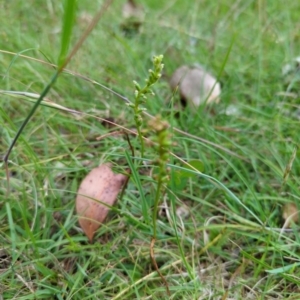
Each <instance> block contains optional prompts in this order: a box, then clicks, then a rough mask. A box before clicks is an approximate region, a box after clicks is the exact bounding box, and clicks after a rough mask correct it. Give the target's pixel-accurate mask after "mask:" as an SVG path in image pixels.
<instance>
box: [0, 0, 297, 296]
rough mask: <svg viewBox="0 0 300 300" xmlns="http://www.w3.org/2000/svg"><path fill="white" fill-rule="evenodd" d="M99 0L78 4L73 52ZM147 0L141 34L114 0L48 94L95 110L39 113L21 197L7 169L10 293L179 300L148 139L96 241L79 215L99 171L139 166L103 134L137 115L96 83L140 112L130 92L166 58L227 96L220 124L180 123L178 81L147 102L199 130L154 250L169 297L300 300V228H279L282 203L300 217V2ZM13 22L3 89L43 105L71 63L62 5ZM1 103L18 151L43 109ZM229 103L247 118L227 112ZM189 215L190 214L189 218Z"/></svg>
mask: <svg viewBox="0 0 300 300" xmlns="http://www.w3.org/2000/svg"><path fill="white" fill-rule="evenodd" d="M148 2H149V3H148ZM101 3H102V2H101V1H89V3H83V1H82V2H81V1H78V11H77V13H78V15H77V19H76V22H75V26H74V28H73V30H74V34H73V36H72V38H71V44H72V45H75V43H76V41H78V39H79V37H80V36H81V34H82V33H83V31H84V30H85V28H86V27H87V25H88V23H87V22H86V18H84V16H86V15H87V14H88V15H90V16H93V15H94V14H95V13H96V11H98V10H99V7H100V4H101ZM141 3H142V5H143V6H144V8H145V10H146V16H145V22H144V24H143V26H142V29H141V32H140V33H139V34H136V35H133V36H131V37H129V36H125V35H124V34H123V32H122V31H121V29H120V24H121V23H122V22H123V20H122V14H121V6H120V2H119V1H116V2H115V3H114V4H113V5H112V6H111V7H110V8H109V9H108V11H107V12H106V13H105V14H104V16H103V18H102V19H101V20H100V22H99V24H98V25H97V27H96V28H95V29H94V30H93V31H92V33H91V34H90V36H89V37H88V39H87V40H86V42H85V43H84V44H83V46H82V47H81V48H80V49H79V51H78V53H77V54H76V55H75V56H74V58H73V59H72V60H71V62H70V64H69V65H68V67H67V68H68V69H69V70H72V71H73V72H75V73H76V74H77V75H76V74H67V73H63V74H61V75H60V77H59V78H58V80H57V82H56V84H55V86H54V87H53V88H52V89H51V90H50V92H49V94H48V95H47V96H46V98H47V99H49V100H50V101H52V102H53V103H55V104H57V105H61V106H63V107H66V108H68V109H74V110H76V111H80V112H81V113H82V114H74V113H70V112H68V111H63V110H62V109H56V108H53V107H49V106H45V105H41V106H40V107H39V108H38V110H37V112H36V113H35V115H34V116H33V118H32V119H31V121H30V122H29V124H28V126H27V127H26V128H25V130H24V132H23V133H22V135H21V137H20V139H19V140H18V142H17V144H16V146H15V147H14V149H13V151H12V154H11V156H10V158H9V160H10V163H9V171H10V185H11V191H10V194H9V196H6V186H7V182H6V178H5V170H4V168H1V169H0V179H1V180H0V295H1V296H2V298H3V299H24V300H25V299H168V296H167V294H166V289H165V287H164V285H163V282H162V280H161V278H160V276H159V275H158V274H157V273H156V271H155V269H154V267H153V266H152V265H151V260H150V256H149V252H150V241H151V236H152V234H153V228H152V221H151V216H152V215H151V209H152V208H153V204H154V197H155V191H156V189H155V188H156V183H155V181H154V180H153V179H152V177H151V174H152V172H153V171H154V167H153V166H152V160H153V159H155V158H156V157H157V153H155V151H154V149H153V148H151V147H146V151H145V160H146V161H147V162H149V166H143V165H142V164H141V163H140V161H139V160H138V157H139V149H140V145H139V140H138V139H137V138H135V137H134V136H133V135H132V136H130V139H131V143H132V144H133V146H134V148H135V155H136V157H137V159H136V160H134V161H133V165H134V166H135V167H136V168H137V169H136V170H133V172H134V175H135V176H132V179H131V180H130V182H129V185H128V187H127V190H126V192H125V194H124V196H123V198H122V199H120V200H119V202H118V204H117V205H116V207H115V209H114V210H113V211H112V213H111V214H110V217H109V219H108V220H107V222H106V223H105V224H104V225H103V226H102V227H101V228H100V229H99V230H98V231H97V234H96V239H95V240H96V241H95V243H94V244H89V243H88V241H87V238H86V237H85V236H84V235H83V233H82V231H81V230H80V228H79V225H78V222H77V216H76V214H75V212H74V207H75V197H76V192H77V189H78V186H79V184H80V182H81V180H82V178H83V177H84V176H85V174H87V173H88V172H89V170H90V169H91V168H92V167H94V166H97V165H98V164H99V163H100V162H104V161H111V162H113V163H114V166H115V167H116V168H117V169H119V170H125V169H126V168H127V167H128V156H126V155H125V151H127V152H128V153H130V149H129V147H128V144H127V142H126V140H125V139H124V138H123V137H122V136H109V137H106V138H103V139H100V140H97V138H98V137H101V136H104V135H107V134H108V133H109V132H113V131H115V130H117V128H116V127H114V128H107V126H105V125H104V124H103V123H102V119H101V118H107V117H112V118H114V120H115V122H116V123H117V124H118V125H120V126H123V127H125V128H127V129H134V128H135V122H134V118H133V113H132V111H131V110H130V108H128V107H127V106H126V105H125V103H124V101H123V100H121V99H120V98H118V97H117V96H115V95H114V94H112V93H110V92H108V91H107V90H105V89H103V88H101V86H100V85H99V84H98V83H100V84H103V85H105V86H107V87H109V88H111V89H113V90H114V91H116V92H118V93H120V94H121V95H123V96H125V97H127V98H128V99H129V100H131V101H133V99H134V96H133V92H134V85H133V83H132V81H133V80H136V81H138V82H140V83H142V81H143V80H144V79H145V78H146V77H147V72H148V69H149V68H151V67H152V63H151V58H152V56H153V55H158V54H163V55H164V64H165V75H166V76H170V74H172V72H173V71H174V70H175V69H176V68H177V67H178V66H180V65H181V64H185V63H194V62H198V63H201V64H202V65H205V66H207V68H208V69H209V70H211V71H212V72H213V73H214V74H215V75H218V74H220V78H219V79H220V81H221V83H222V85H223V87H222V97H221V98H222V99H221V102H220V104H219V105H218V106H216V107H215V111H216V113H215V114H214V115H210V114H208V113H206V112H203V111H201V109H200V110H199V111H198V113H197V114H195V115H191V113H190V112H189V111H188V110H186V111H183V112H181V113H180V115H179V117H178V118H175V117H173V116H172V105H171V104H170V103H171V99H172V92H171V91H170V90H169V88H168V85H167V82H166V80H165V79H161V80H160V81H159V83H158V84H156V85H155V87H154V90H155V92H156V96H155V97H151V98H149V100H148V102H147V104H146V107H147V111H148V113H150V114H152V115H157V114H161V115H162V117H163V119H164V120H167V121H168V122H169V123H170V124H171V125H172V126H173V127H176V128H178V129H180V130H182V131H184V132H185V133H186V134H180V133H178V132H176V131H173V136H172V139H173V144H172V149H171V150H172V152H173V153H174V154H175V155H176V156H171V157H170V161H169V167H170V182H169V185H168V187H167V193H166V196H165V197H164V199H162V200H163V202H162V205H164V206H165V210H166V213H165V214H163V215H160V216H159V217H158V221H157V241H156V243H155V249H154V250H155V256H156V261H157V264H158V266H159V267H160V271H161V273H162V274H163V275H164V277H165V279H166V281H167V282H168V285H169V288H170V292H171V297H170V299H298V298H299V297H300V290H299V287H298V286H299V283H300V271H299V267H298V264H299V259H300V255H299V251H298V248H299V242H300V240H299V234H298V233H299V230H298V224H293V225H292V226H291V229H289V230H286V231H282V232H281V228H282V227H283V224H284V220H283V218H282V214H283V207H284V205H285V204H286V203H295V204H296V206H297V207H298V208H299V199H300V192H299V175H300V174H299V173H300V163H299V153H297V154H296V157H295V160H294V161H293V164H292V169H291V171H290V173H289V177H288V179H287V181H286V183H285V184H283V182H284V179H283V178H284V173H285V170H286V168H287V166H288V164H289V161H290V160H291V158H292V156H293V151H294V149H295V147H297V146H298V143H299V118H298V117H297V110H298V106H299V98H300V97H299V89H298V87H299V79H298V77H297V74H296V72H294V73H291V75H290V76H289V77H286V76H283V75H282V67H283V66H284V65H286V64H287V63H290V62H291V61H292V60H293V59H294V58H295V57H296V56H298V55H299V53H298V49H299V48H300V36H299V14H300V4H299V3H298V2H297V1H292V0H288V1H250V0H245V1H236V2H233V1H215V2H214V1H194V2H193V1H173V2H172V1H166V0H163V1H158V0H155V1H154V0H153V1H141ZM84 13H85V15H84ZM0 18H1V22H2V26H1V29H0V37H1V39H0V75H1V81H0V82H1V88H0V89H1V90H7V91H20V92H24V93H35V94H40V93H41V92H42V90H43V89H44V88H45V86H46V85H47V84H48V83H49V82H50V79H51V77H52V75H53V73H54V69H53V67H51V66H50V65H47V64H44V63H42V61H43V62H51V63H53V64H56V63H57V61H58V57H59V54H60V40H61V28H62V20H63V5H62V4H58V3H56V2H55V1H44V2H37V1H19V0H16V1H11V2H9V1H5V3H3V4H0ZM231 46H232V49H231V52H230V55H229V58H228V60H226V54H227V53H228V51H229V49H230V47H231ZM4 51H10V52H12V53H14V55H11V54H8V53H7V52H4ZM17 53H22V54H23V55H26V56H29V57H32V58H35V59H38V60H39V61H34V60H31V59H29V58H24V57H16V54H17ZM224 64H225V66H224ZM223 67H224V70H223V71H222V69H223ZM78 74H80V75H81V76H78ZM82 76H85V77H87V78H89V79H90V80H84V79H83V78H82ZM286 91H289V92H292V93H294V96H293V97H291V96H290V95H289V94H287V93H285V92H286ZM0 95H1V97H0V141H1V143H0V153H1V155H4V154H5V153H6V151H7V149H8V147H9V145H10V143H11V142H12V140H13V138H14V136H15V135H16V132H17V130H18V128H19V127H20V126H21V124H22V122H23V120H24V119H25V118H26V116H27V115H28V113H29V111H30V109H31V108H32V106H33V103H32V99H29V98H27V97H25V96H22V95H14V96H12V95H8V94H2V93H1V94H0ZM174 98H175V99H177V97H176V95H175V97H174ZM230 106H234V107H235V108H236V109H238V111H239V113H238V114H236V115H226V114H225V113H224V111H225V110H226V109H228V108H229V107H230ZM144 121H145V124H147V117H146V116H145V117H144ZM144 127H146V125H144ZM147 135H148V136H149V135H150V137H151V133H147ZM180 159H182V160H185V161H189V160H199V161H201V162H202V165H203V174H200V173H199V172H198V173H197V172H192V173H190V174H189V176H187V174H186V172H185V173H184V174H185V177H183V172H182V168H185V167H184V165H183V163H182V162H181V161H180ZM183 207H187V211H188V216H187V217H185V218H184V217H179V216H177V215H176V211H177V210H178V209H179V208H183ZM147 210H148V212H149V214H148V215H147ZM165 215H166V216H165ZM0 298H1V297H0Z"/></svg>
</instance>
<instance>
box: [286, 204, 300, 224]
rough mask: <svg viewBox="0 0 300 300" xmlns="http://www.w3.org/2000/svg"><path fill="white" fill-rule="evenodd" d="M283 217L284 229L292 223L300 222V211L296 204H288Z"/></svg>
mask: <svg viewBox="0 0 300 300" xmlns="http://www.w3.org/2000/svg"><path fill="white" fill-rule="evenodd" d="M282 217H283V219H284V221H285V223H284V227H285V228H286V227H290V225H291V224H292V223H297V222H298V220H299V211H298V209H297V206H296V204H295V203H287V204H285V205H284V207H283V212H282Z"/></svg>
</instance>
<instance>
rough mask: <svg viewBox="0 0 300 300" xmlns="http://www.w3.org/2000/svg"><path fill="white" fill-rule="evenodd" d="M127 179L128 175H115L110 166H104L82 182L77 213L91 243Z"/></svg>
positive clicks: (77, 199) (78, 194) (96, 169)
mask: <svg viewBox="0 0 300 300" xmlns="http://www.w3.org/2000/svg"><path fill="white" fill-rule="evenodd" d="M127 179H128V177H127V176H126V175H123V174H115V173H113V171H112V170H111V165H110V164H103V165H100V166H99V167H97V168H94V169H93V170H92V171H91V172H90V173H89V174H88V175H87V176H86V177H85V178H84V179H83V180H82V182H81V184H80V187H79V189H78V193H77V197H76V212H77V214H78V215H79V224H80V226H81V228H82V229H83V231H84V233H85V234H86V235H87V237H88V239H89V240H90V242H92V240H93V237H94V234H95V232H96V230H97V229H98V228H99V227H100V225H101V224H102V223H103V222H104V220H105V218H106V216H107V214H108V212H109V209H110V208H109V207H110V206H112V205H114V204H115V202H116V200H117V196H118V193H119V192H120V190H121V188H122V187H123V185H124V184H125V182H126V181H127ZM102 203H103V204H105V205H107V206H105V205H103V204H102Z"/></svg>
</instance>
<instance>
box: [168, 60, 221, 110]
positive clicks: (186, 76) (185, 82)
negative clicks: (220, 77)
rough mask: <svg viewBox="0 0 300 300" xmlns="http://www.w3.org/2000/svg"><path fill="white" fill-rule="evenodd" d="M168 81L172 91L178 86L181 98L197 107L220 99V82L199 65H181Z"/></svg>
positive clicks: (217, 101)
mask: <svg viewBox="0 0 300 300" xmlns="http://www.w3.org/2000/svg"><path fill="white" fill-rule="evenodd" d="M169 83H170V87H171V89H172V90H173V91H175V90H176V89H177V88H178V91H179V94H180V97H181V100H182V101H183V102H185V103H187V104H188V105H193V106H195V107H198V106H199V105H200V104H203V103H206V104H209V103H219V101H220V94H221V85H220V83H219V82H217V79H216V78H214V77H213V76H212V75H211V74H210V73H208V72H207V71H206V70H205V69H204V68H203V67H201V66H200V65H194V66H192V67H189V66H186V65H184V66H181V67H180V68H178V69H177V70H175V72H174V73H173V75H172V77H171V79H170V82H169Z"/></svg>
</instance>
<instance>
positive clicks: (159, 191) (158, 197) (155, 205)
mask: <svg viewBox="0 0 300 300" xmlns="http://www.w3.org/2000/svg"><path fill="white" fill-rule="evenodd" d="M162 184H163V182H162V180H161V177H159V179H158V182H157V189H156V195H155V201H154V207H153V215H152V221H153V238H154V239H156V237H157V236H156V235H157V228H156V220H157V212H158V204H159V200H160V194H161V187H162Z"/></svg>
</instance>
